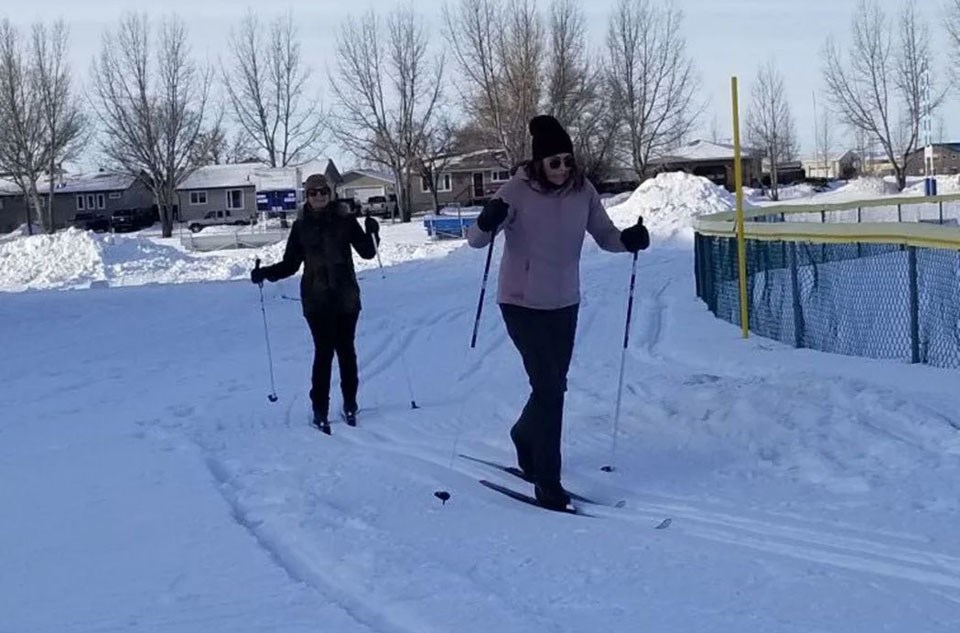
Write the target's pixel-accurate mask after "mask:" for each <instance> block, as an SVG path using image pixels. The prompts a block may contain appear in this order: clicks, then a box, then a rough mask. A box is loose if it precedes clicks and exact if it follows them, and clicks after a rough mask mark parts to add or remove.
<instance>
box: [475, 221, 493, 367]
mask: <svg viewBox="0 0 960 633" xmlns="http://www.w3.org/2000/svg"><path fill="white" fill-rule="evenodd" d="M496 239H497V233H496V229H494V231H493V234H492V235H491V236H490V246H488V247H487V263H486V264H485V265H484V267H483V283H482V284H480V301H478V302H477V317H476V318H475V319H474V321H473V337H472V338H471V339H470V349H473V348H475V347H476V346H477V331H478V330H479V329H480V313H481V312H482V311H483V297H484V295H485V294H486V293H487V278H488V277H489V276H490V260H491V259H492V258H493V242H494V240H496Z"/></svg>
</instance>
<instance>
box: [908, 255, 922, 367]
mask: <svg viewBox="0 0 960 633" xmlns="http://www.w3.org/2000/svg"><path fill="white" fill-rule="evenodd" d="M907 262H908V272H907V275H908V278H909V283H910V362H911V363H919V362H920V293H919V291H918V288H917V247H916V246H910V247H908V248H907Z"/></svg>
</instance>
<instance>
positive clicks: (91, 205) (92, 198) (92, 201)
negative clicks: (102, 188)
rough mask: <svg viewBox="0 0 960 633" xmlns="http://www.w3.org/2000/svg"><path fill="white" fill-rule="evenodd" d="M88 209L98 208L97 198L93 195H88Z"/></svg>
mask: <svg viewBox="0 0 960 633" xmlns="http://www.w3.org/2000/svg"><path fill="white" fill-rule="evenodd" d="M87 208H88V209H96V208H97V197H96V196H95V195H93V194H92V193H88V194H87Z"/></svg>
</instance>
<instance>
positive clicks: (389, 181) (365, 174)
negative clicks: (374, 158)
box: [340, 169, 397, 204]
mask: <svg viewBox="0 0 960 633" xmlns="http://www.w3.org/2000/svg"><path fill="white" fill-rule="evenodd" d="M396 194H397V185H396V180H395V179H394V177H393V174H391V173H389V172H385V171H376V170H373V169H351V170H350V171H347V172H344V174H343V182H342V183H341V184H340V197H341V198H353V199H354V200H356V201H357V202H358V203H359V204H364V203H366V202H367V200H369V199H370V198H372V197H375V196H382V197H384V198H386V197H387V196H391V195H393V196H395V195H396Z"/></svg>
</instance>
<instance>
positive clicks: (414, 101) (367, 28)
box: [331, 8, 443, 222]
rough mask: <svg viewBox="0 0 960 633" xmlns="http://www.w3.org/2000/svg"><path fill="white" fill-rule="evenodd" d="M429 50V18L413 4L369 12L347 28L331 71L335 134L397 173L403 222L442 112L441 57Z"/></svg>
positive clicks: (349, 147) (365, 157) (368, 159)
mask: <svg viewBox="0 0 960 633" xmlns="http://www.w3.org/2000/svg"><path fill="white" fill-rule="evenodd" d="M384 29H385V32H384ZM427 49H428V37H427V33H426V29H425V27H424V25H423V18H422V17H421V16H419V15H418V14H416V13H414V12H413V10H412V9H411V8H401V9H398V10H396V11H394V12H393V13H391V14H390V15H389V16H388V17H387V19H386V21H385V23H383V22H381V21H380V19H379V18H378V17H377V15H376V14H375V13H374V12H372V11H371V12H369V13H367V14H366V15H364V16H363V17H362V18H360V19H359V20H357V19H354V18H352V17H351V18H348V19H347V20H346V22H345V24H344V25H343V27H342V28H341V30H340V35H339V37H338V42H337V53H338V55H337V63H338V72H337V77H331V84H332V85H333V91H334V95H335V97H336V101H337V108H336V110H335V112H336V115H335V116H333V117H332V125H331V127H332V130H333V134H334V136H335V138H336V139H337V140H338V141H340V143H341V144H342V145H343V146H344V147H345V148H346V149H347V150H348V151H350V152H351V153H352V154H354V155H355V156H356V157H357V159H358V160H360V161H363V162H368V163H372V164H375V165H379V166H381V167H383V168H386V169H388V170H389V171H390V172H391V173H393V175H394V177H395V179H396V182H397V184H398V198H399V200H398V202H399V204H400V210H401V217H402V219H403V220H404V221H405V222H408V221H410V216H411V212H412V207H411V203H412V201H411V194H412V182H413V179H414V177H415V174H416V171H417V168H418V166H419V162H420V160H421V152H423V151H424V148H425V147H426V145H427V138H428V136H429V134H430V132H431V130H433V129H434V128H435V126H436V125H437V123H438V121H439V118H440V116H441V112H440V110H441V97H442V85H443V84H442V77H443V57H442V56H440V57H438V58H436V59H431V58H430V56H429V54H428V50H427Z"/></svg>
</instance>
